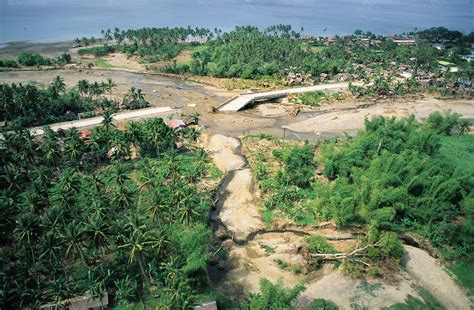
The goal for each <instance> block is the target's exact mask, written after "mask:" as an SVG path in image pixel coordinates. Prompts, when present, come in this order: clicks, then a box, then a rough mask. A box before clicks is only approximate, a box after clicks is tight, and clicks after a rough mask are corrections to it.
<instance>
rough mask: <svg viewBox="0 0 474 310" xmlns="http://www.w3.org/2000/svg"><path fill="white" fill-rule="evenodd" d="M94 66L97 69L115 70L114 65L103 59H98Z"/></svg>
mask: <svg viewBox="0 0 474 310" xmlns="http://www.w3.org/2000/svg"><path fill="white" fill-rule="evenodd" d="M95 64H96V65H97V67H99V68H102V69H111V68H116V67H115V66H114V65H111V64H109V63H108V62H107V60H105V59H104V58H99V59H97V60H96V61H95Z"/></svg>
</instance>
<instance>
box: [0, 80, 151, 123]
mask: <svg viewBox="0 0 474 310" xmlns="http://www.w3.org/2000/svg"><path fill="white" fill-rule="evenodd" d="M116 87H117V85H116V84H115V82H114V81H113V80H111V79H107V80H106V81H104V82H101V83H99V82H94V83H89V82H88V81H87V80H80V81H78V83H77V85H76V86H75V87H74V88H72V89H66V85H65V83H64V79H62V78H61V77H59V76H57V77H55V78H54V80H53V81H52V82H51V84H49V85H48V86H47V87H45V88H40V87H38V86H36V85H34V84H32V83H28V84H26V85H22V84H14V83H13V84H11V85H9V84H2V85H0V121H4V122H5V123H6V126H7V128H9V127H14V126H23V127H28V126H39V125H44V124H51V123H57V122H62V121H71V120H75V119H78V117H79V116H80V115H81V116H82V117H83V118H85V117H91V116H95V115H97V114H101V113H103V112H104V111H108V112H110V113H114V112H116V111H118V110H119V109H138V108H144V107H147V106H148V105H149V103H148V102H147V101H146V100H145V98H144V94H143V93H142V91H141V90H140V89H135V88H133V87H132V88H131V89H130V91H129V92H128V93H127V95H126V96H125V98H124V99H123V102H122V104H121V105H120V104H119V103H118V102H117V101H116V100H112V98H111V95H112V91H113V89H115V88H116ZM4 129H5V128H4Z"/></svg>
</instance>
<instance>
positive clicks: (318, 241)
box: [306, 236, 337, 254]
mask: <svg viewBox="0 0 474 310" xmlns="http://www.w3.org/2000/svg"><path fill="white" fill-rule="evenodd" d="M306 242H307V243H308V249H309V252H310V253H320V254H334V253H337V250H336V249H335V248H334V247H333V246H332V245H330V244H329V243H328V242H327V241H326V238H324V237H323V236H310V237H308V238H306Z"/></svg>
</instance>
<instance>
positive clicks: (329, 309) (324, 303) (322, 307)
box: [311, 298, 339, 310]
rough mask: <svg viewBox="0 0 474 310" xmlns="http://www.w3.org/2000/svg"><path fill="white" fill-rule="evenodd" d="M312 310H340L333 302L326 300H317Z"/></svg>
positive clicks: (312, 305) (312, 304)
mask: <svg viewBox="0 0 474 310" xmlns="http://www.w3.org/2000/svg"><path fill="white" fill-rule="evenodd" d="M311 309H313V310H338V309H339V307H338V306H337V305H336V304H335V303H333V302H332V301H329V300H326V299H321V298H319V299H315V300H313V302H312V303H311Z"/></svg>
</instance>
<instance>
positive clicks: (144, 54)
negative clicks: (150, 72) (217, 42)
mask: <svg viewBox="0 0 474 310" xmlns="http://www.w3.org/2000/svg"><path fill="white" fill-rule="evenodd" d="M103 34H104V39H105V40H108V41H110V40H112V39H114V40H115V43H116V44H115V45H112V46H111V45H107V44H106V45H104V46H97V47H90V48H84V49H81V50H79V54H80V55H83V54H93V55H95V56H97V57H100V56H105V55H107V54H109V53H113V52H119V51H120V52H123V53H126V54H128V55H130V56H131V55H133V54H137V55H139V56H140V57H141V58H142V59H143V60H144V61H148V62H155V61H158V60H163V59H165V60H169V59H172V58H174V57H176V56H177V55H178V54H179V53H180V52H181V51H182V50H183V48H184V47H185V46H186V45H187V44H188V43H187V40H191V41H193V40H198V39H199V40H200V41H202V40H204V38H206V39H207V38H211V37H212V36H213V33H212V32H211V31H209V30H207V29H204V28H196V29H193V28H191V27H188V28H140V29H136V30H135V29H129V30H122V31H121V30H120V29H118V28H115V30H114V31H113V32H112V31H111V30H110V29H107V30H106V31H103Z"/></svg>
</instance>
